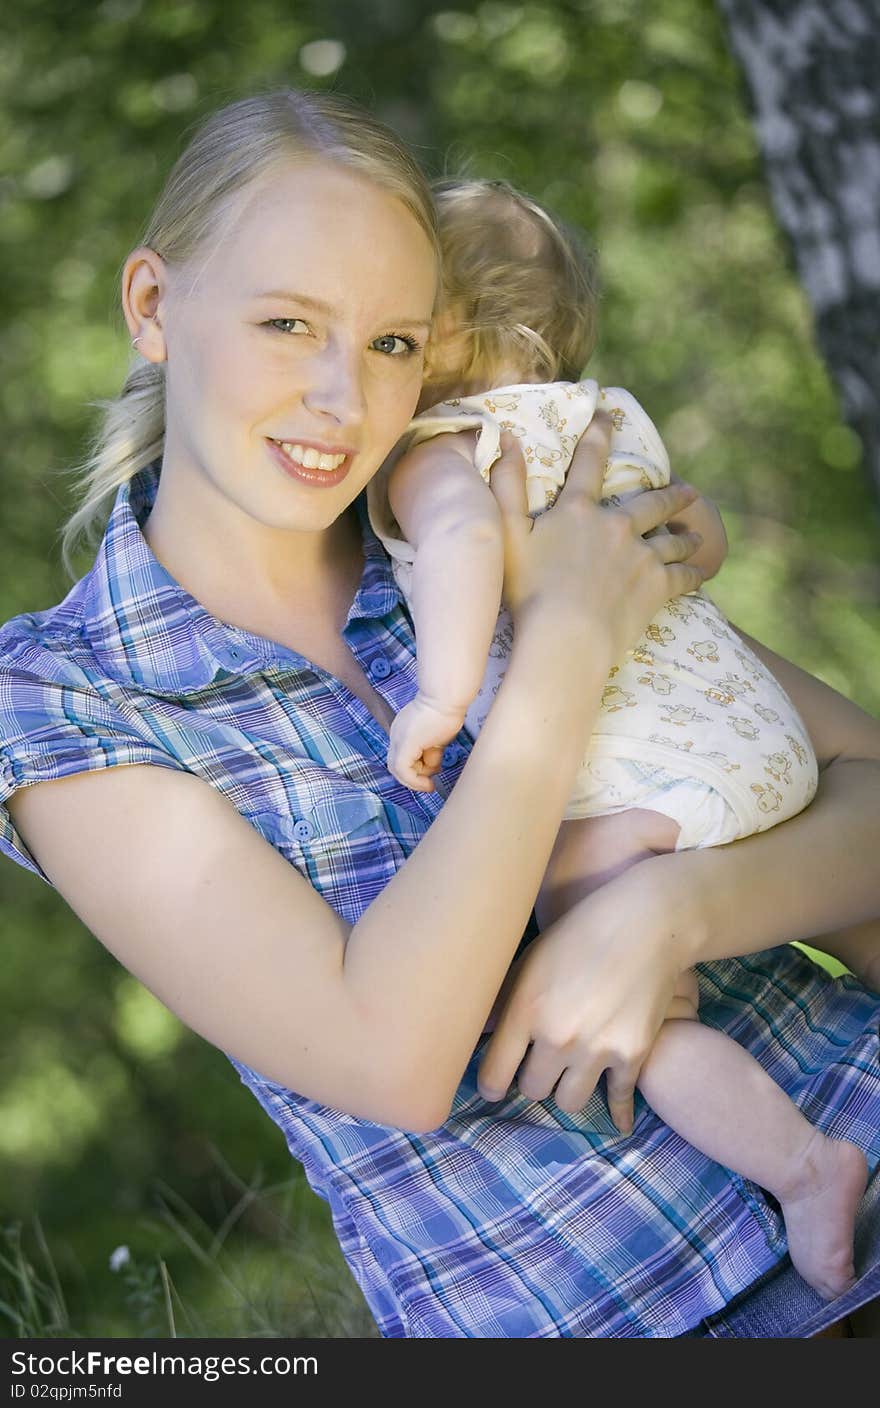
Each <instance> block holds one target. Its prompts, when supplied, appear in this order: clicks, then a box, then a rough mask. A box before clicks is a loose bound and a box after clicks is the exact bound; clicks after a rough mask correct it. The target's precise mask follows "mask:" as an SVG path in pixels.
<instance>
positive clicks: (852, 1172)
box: [368, 181, 867, 1297]
mask: <svg viewBox="0 0 880 1408" xmlns="http://www.w3.org/2000/svg"><path fill="white" fill-rule="evenodd" d="M437 200H438V206H439V212H440V229H441V244H442V253H443V264H444V293H443V301H442V306H441V309H440V313H439V316H438V320H437V325H436V331H435V335H434V337H433V339H432V346H431V348H430V349H429V367H428V373H427V378H426V384H425V392H424V394H423V397H422V403H421V404H422V405H423V406H427V407H429V409H426V410H423V411H422V412H421V413H420V414H419V415H417V416H416V418H415V420H413V422H412V424H411V426H410V429H409V432H408V434H407V436H405V437H404V439H403V441H402V442H401V444H400V446H399V447H398V450H397V452H396V454H395V455H394V456H392V457H391V458H390V459H389V460H388V461H387V462H386V464H385V465H384V466H383V468H382V470H381V471H380V472H379V474H378V475H377V476H376V477H375V478H374V479H373V481H372V482H371V484H370V486H369V488H368V503H369V509H370V517H371V522H372V525H373V528H374V530H375V532H376V533H377V535H378V537H379V538H380V539H381V541H382V542H383V543H384V545H385V547H386V548H387V550H388V552H389V554H390V556H391V559H392V564H393V568H394V572H395V576H396V579H397V581H398V583H399V585H400V587H401V590H402V592H403V594H404V596H405V598H406V600H407V602H408V603H409V605H410V609H411V611H412V615H413V620H414V624H415V631H416V641H417V647H418V693H417V694H416V696H415V698H414V699H413V700H412V701H411V702H410V703H409V704H408V705H407V706H406V707H405V708H404V709H403V710H401V712H400V713H399V714H398V715H397V717H396V719H395V720H394V724H393V726H392V729H391V735H390V748H389V753H388V766H389V769H390V770H391V772H392V773H393V774H394V776H395V777H397V778H398V780H399V781H401V782H402V783H404V784H405V785H406V786H408V787H411V788H414V789H417V790H422V791H426V790H431V789H432V788H433V783H432V782H431V775H432V774H433V773H436V772H437V771H438V768H439V762H440V750H442V749H443V747H444V745H445V744H447V743H449V742H450V740H452V739H453V738H454V737H455V736H456V734H457V733H458V732H459V730H460V729H461V728H462V727H463V726H464V727H465V728H466V729H467V731H468V732H469V733H470V734H471V735H475V734H476V733H477V732H478V731H479V729H480V727H481V726H482V724H483V722H484V721H485V718H486V715H487V713H488V710H489V708H490V707H491V703H492V700H493V698H494V695H495V694H496V692H497V690H498V688H499V685H500V682H501V679H502V678H503V675H504V670H505V668H506V664H507V658H508V655H509V653H510V645H511V639H512V622H511V619H510V616H509V613H508V612H507V611H506V610H504V609H501V610H500V613H499V607H500V604H501V592H502V577H503V562H502V545H501V535H500V517H499V511H498V508H497V504H496V503H495V500H494V497H493V495H492V492H491V490H490V488H489V485H488V478H489V471H490V468H491V466H492V464H493V463H494V462H495V460H496V459H497V458H498V456H499V454H500V439H501V435H502V433H503V432H504V431H507V432H509V433H510V434H512V435H514V436H516V437H517V438H518V439H519V441H520V445H521V448H522V452H523V456H524V459H525V463H526V474H527V492H528V499H529V510H530V513H531V514H532V516H536V515H538V514H540V513H542V512H545V511H546V509H547V508H549V507H550V506H551V505H552V503H553V502H554V500H555V498H556V495H557V494H558V492H559V489H560V487H561V485H562V484H563V483H564V481H565V474H566V471H567V469H568V466H569V464H570V462H571V457H572V454H573V451H574V449H575V446H576V445H577V442H578V439H579V437H580V435H581V434H582V433H583V431H584V429H585V428H586V427H587V426H588V425H589V423H590V421H591V419H592V417H593V415H594V413H595V412H596V410H597V408H602V409H603V410H605V411H606V412H607V413H608V414H609V416H610V418H611V421H612V425H613V432H612V437H611V445H610V452H609V456H608V461H607V466H606V473H605V478H604V494H605V496H606V497H605V499H603V502H609V501H610V502H618V503H619V502H621V501H622V500H623V499H624V498H625V497H627V496H629V495H631V494H633V493H639V492H642V491H643V490H644V489H649V488H656V487H660V486H662V485H664V484H667V483H668V482H669V479H670V469H669V461H668V458H667V455H666V451H665V449H664V446H663V443H662V441H661V439H660V436H659V434H658V432H657V430H656V428H655V427H654V425H653V424H652V422H651V421H650V419H649V418H648V416H647V415H646V414H645V412H644V411H643V410H642V408H641V406H640V405H639V404H638V402H637V401H636V400H635V399H634V398H633V397H632V396H631V395H629V394H628V393H627V392H626V391H623V390H621V389H620V388H605V389H601V388H600V387H599V386H598V385H597V384H596V382H595V381H583V380H579V376H580V372H581V368H582V367H583V366H584V364H585V362H586V361H587V359H588V357H589V355H590V352H591V350H592V345H593V337H594V323H595V294H594V289H593V285H592V279H591V268H590V263H589V260H588V259H587V257H586V256H585V255H584V254H583V252H582V251H581V249H580V247H579V245H578V243H577V241H576V240H575V239H574V237H573V236H572V235H571V234H570V233H568V232H567V231H565V230H564V229H563V228H561V227H560V226H559V225H558V224H557V222H556V221H554V220H553V219H552V218H551V217H550V216H549V215H548V214H547V213H546V212H545V211H544V210H542V209H541V208H540V207H539V206H538V205H536V204H535V203H533V202H532V201H530V200H528V199H527V198H525V197H524V196H522V195H521V194H519V193H518V192H516V191H514V190H513V188H512V187H510V186H508V185H507V184H506V183H504V182H497V181H493V182H483V181H459V182H455V181H453V182H443V183H441V184H440V186H439V187H438V189H437ZM676 526H678V525H673V528H675V527H676ZM681 526H682V527H687V528H689V529H694V528H698V529H699V531H700V532H701V533H702V534H703V538H704V543H703V546H702V548H701V549H700V553H699V556H698V557H696V558H694V559H692V560H695V561H698V562H699V563H700V565H701V566H702V567H703V568H704V570H706V572H707V575H712V573H713V572H714V571H717V569H718V566H720V563H721V562H722V561H723V558H724V554H725V552H726V541H725V537H724V530H723V527H722V526H721V522H720V518H718V516H717V513H716V511H715V510H714V508H713V506H712V505H710V504H709V503H708V502H707V501H706V500H698V502H697V504H696V505H694V506H692V508H691V509H689V510H686V511H685V513H684V514H683V515H682V516H681ZM658 531H667V530H658ZM816 785H817V763H816V758H815V755H814V753H813V750H812V747H811V744H810V740H809V737H808V735H807V732H806V729H805V727H804V725H803V723H802V721H801V719H800V718H799V716H798V714H797V712H796V710H795V708H794V705H793V704H792V702H791V700H790V699H789V698H788V696H787V695H786V694H785V692H784V691H783V690H782V688H781V687H780V685H779V684H778V683H777V682H776V680H775V679H774V678H773V676H772V675H771V674H770V673H769V671H768V670H767V669H766V668H765V667H764V665H763V664H762V662H761V661H760V660H759V659H758V657H757V656H756V655H755V654H754V653H753V652H752V651H751V650H749V649H748V647H747V646H746V644H745V642H744V641H743V640H742V639H741V638H740V637H738V636H737V634H736V632H735V631H734V630H733V628H732V627H731V626H730V624H729V623H728V622H727V621H726V619H725V618H724V616H723V615H722V614H721V612H720V611H719V610H718V609H717V607H716V606H715V605H714V604H713V603H712V602H711V601H710V600H709V598H708V597H707V596H706V595H705V594H704V593H703V592H702V591H699V592H694V593H691V594H689V595H687V596H683V597H681V598H678V599H675V600H672V601H670V602H668V603H667V605H666V606H665V607H664V608H663V610H662V611H661V612H660V613H659V615H657V616H656V617H655V618H654V620H653V621H652V622H651V624H650V625H649V627H648V629H647V630H646V632H645V635H644V637H643V639H641V640H640V641H639V642H638V643H637V645H636V646H635V647H634V648H633V649H632V650H629V651H628V652H627V654H626V657H625V658H624V659H623V660H621V661H619V662H618V664H617V665H615V667H614V668H613V669H612V671H611V675H610V676H609V679H608V683H607V686H606V688H605V690H604V693H603V697H602V702H601V707H600V711H599V718H598V720H597V722H596V725H595V731H594V733H593V736H592V738H591V739H590V743H589V746H588V751H587V754H586V756H585V757H584V760H583V764H582V766H581V768H580V770H579V773H578V776H577V779H576V784H575V787H574V790H573V793H572V796H571V798H570V802H569V805H568V807H567V809H566V812H565V819H564V820H563V822H562V825H561V828H560V832H559V837H558V839H557V842H556V845H555V847H554V851H553V855H552V856H551V859H550V863H549V865H548V867H547V871H546V873H545V876H544V879H543V882H542V886H541V891H540V894H539V896H538V899H537V902H536V913H537V917H538V920H539V923H540V924H541V927H542V928H544V927H546V926H547V925H548V924H550V923H552V922H553V921H554V920H555V919H556V918H558V917H559V916H560V915H561V914H563V913H564V912H565V911H566V910H567V909H568V908H570V907H571V905H573V904H574V903H576V902H577V901H578V900H579V899H581V898H582V897H583V896H585V895H587V894H589V893H590V892H591V891H592V890H594V889H596V888H597V887H598V886H599V885H601V884H603V883H605V882H606V881H607V880H610V879H611V878H613V877H614V876H615V875H617V874H619V873H621V872H622V871H623V870H625V869H626V868H627V867H628V866H630V865H632V864H634V863H636V862H637V861H639V860H641V859H643V858H646V857H648V856H652V855H657V854H660V853H663V852H668V851H671V850H681V849H685V848H694V847H704V846H717V845H723V844H725V843H726V842H729V841H733V840H735V839H737V838H738V837H742V836H747V835H751V834H753V833H755V832H757V831H762V830H765V829H766V828H768V827H770V826H773V825H775V824H776V823H777V822H779V821H783V820H784V819H786V818H788V817H790V816H793V815H795V814H796V813H797V812H799V811H800V810H802V809H803V808H804V807H805V806H806V805H807V804H808V803H809V802H810V800H811V798H812V796H813V794H814V792H815V789H816ZM698 1001H699V998H698V989H697V982H696V977H695V975H694V974H693V973H688V974H686V975H685V976H684V978H683V979H682V981H681V983H680V985H679V988H678V989H677V990H676V995H675V998H674V999H673V1004H672V1007H671V1008H670V1013H669V1017H668V1019H667V1021H666V1022H665V1023H664V1025H663V1028H662V1029H661V1032H660V1034H659V1036H658V1038H657V1041H656V1043H655V1045H654V1048H653V1049H652V1051H651V1053H650V1055H649V1057H648V1059H647V1061H646V1062H645V1065H644V1066H643V1068H642V1071H641V1074H640V1077H639V1088H640V1089H641V1091H642V1094H643V1095H644V1096H645V1098H646V1099H647V1100H648V1101H649V1103H650V1104H651V1105H652V1106H653V1108H654V1109H655V1110H656V1112H657V1113H658V1114H659V1115H660V1117H661V1118H662V1119H664V1120H665V1121H666V1123H667V1124H669V1125H670V1126H671V1127H672V1128H673V1129H675V1130H677V1132H678V1133H680V1134H681V1135H682V1136H683V1137H684V1138H686V1139H687V1140H689V1142H690V1143H692V1144H694V1145H695V1146H696V1147H698V1148H700V1149H701V1150H703V1152H705V1153H706V1154H707V1155H708V1156H709V1157H711V1158H714V1159H716V1160H717V1161H718V1162H720V1163H722V1164H724V1165H726V1166H727V1167H729V1168H731V1169H733V1170H735V1171H737V1172H739V1173H741V1174H742V1175H743V1176H745V1177H747V1178H750V1179H752V1180H753V1181H754V1182H756V1183H758V1184H759V1185H761V1186H762V1187H764V1188H766V1189H767V1190H768V1191H769V1192H770V1193H772V1194H773V1195H774V1197H775V1198H776V1199H777V1200H778V1202H779V1204H780V1206H781V1208H782V1213H783V1216H784V1218H785V1224H786V1231H787V1235H788V1244H789V1251H790V1254H791V1258H792V1261H793V1262H794V1265H795V1266H796V1267H797V1269H798V1270H799V1272H800V1273H801V1275H802V1276H803V1277H804V1278H805V1279H806V1280H807V1281H808V1282H809V1283H810V1284H811V1285H812V1286H814V1287H815V1288H816V1289H817V1290H818V1291H819V1292H820V1293H821V1294H823V1295H826V1296H828V1297H831V1296H834V1295H837V1294H840V1293H841V1292H842V1291H843V1290H845V1289H846V1288H847V1286H848V1285H849V1284H850V1283H851V1282H852V1280H853V1278H854V1265H853V1225H854V1219H855V1212H856V1207H857V1204H858V1202H859V1200H860V1198H861V1195H862V1193H863V1191H864V1188H865V1185H866V1182H867V1164H866V1160H865V1158H864V1155H863V1154H862V1152H861V1150H860V1149H858V1148H857V1147H856V1146H855V1145H854V1144H851V1143H849V1142H848V1141H844V1140H835V1139H830V1138H828V1137H827V1136H826V1135H824V1134H823V1133H822V1132H821V1131H819V1130H818V1129H815V1128H814V1127H813V1126H812V1125H810V1124H809V1122H808V1121H807V1120H806V1119H805V1118H804V1116H803V1115H802V1114H801V1112H800V1111H799V1109H798V1108H797V1106H796V1105H795V1104H794V1103H793V1102H792V1101H790V1100H789V1098H788V1096H787V1095H785V1094H784V1092H783V1091H782V1090H781V1089H780V1088H779V1087H778V1086H777V1085H776V1084H775V1083H774V1082H773V1081H772V1080H771V1079H770V1077H769V1076H768V1075H767V1074H766V1072H765V1071H764V1070H763V1069H762V1067H761V1066H760V1065H758V1063H757V1062H756V1061H755V1060H754V1059H753V1057H752V1056H751V1055H750V1054H748V1053H747V1052H746V1051H745V1050H744V1048H742V1047H740V1046H739V1045H738V1044H737V1043H736V1042H734V1041H732V1040H730V1039H729V1038H728V1037H726V1036H723V1035H722V1034H721V1033H719V1032H717V1031H715V1030H714V1029H711V1028H709V1027H707V1026H704V1025H703V1024H701V1023H700V1021H699V1018H698V1011H697V1009H698ZM678 1019H682V1020H678Z"/></svg>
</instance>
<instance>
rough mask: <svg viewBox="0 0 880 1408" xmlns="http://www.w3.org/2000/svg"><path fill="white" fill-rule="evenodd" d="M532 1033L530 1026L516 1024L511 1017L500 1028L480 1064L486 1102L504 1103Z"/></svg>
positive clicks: (479, 1081) (479, 1079) (479, 1086)
mask: <svg viewBox="0 0 880 1408" xmlns="http://www.w3.org/2000/svg"><path fill="white" fill-rule="evenodd" d="M530 1041H531V1032H530V1030H529V1028H528V1026H527V1025H524V1024H521V1023H520V1024H517V1023H515V1022H514V1021H513V1020H512V1018H511V1017H510V1015H509V1014H508V1017H507V1019H506V1020H505V1021H504V1022H502V1024H501V1026H500V1027H497V1028H496V1030H495V1032H494V1034H493V1036H492V1038H491V1040H490V1041H489V1043H488V1045H487V1047H486V1050H485V1051H484V1052H483V1058H482V1060H481V1061H480V1067H479V1070H478V1072H477V1089H478V1090H479V1092H480V1094H481V1095H482V1097H483V1099H484V1100H503V1099H504V1097H505V1095H506V1094H507V1092H508V1090H509V1089H510V1087H511V1085H512V1084H513V1078H514V1076H515V1075H516V1073H517V1071H518V1070H519V1067H520V1065H521V1063H522V1060H523V1057H524V1056H525V1054H526V1052H527V1050H528V1048H529V1042H530Z"/></svg>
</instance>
